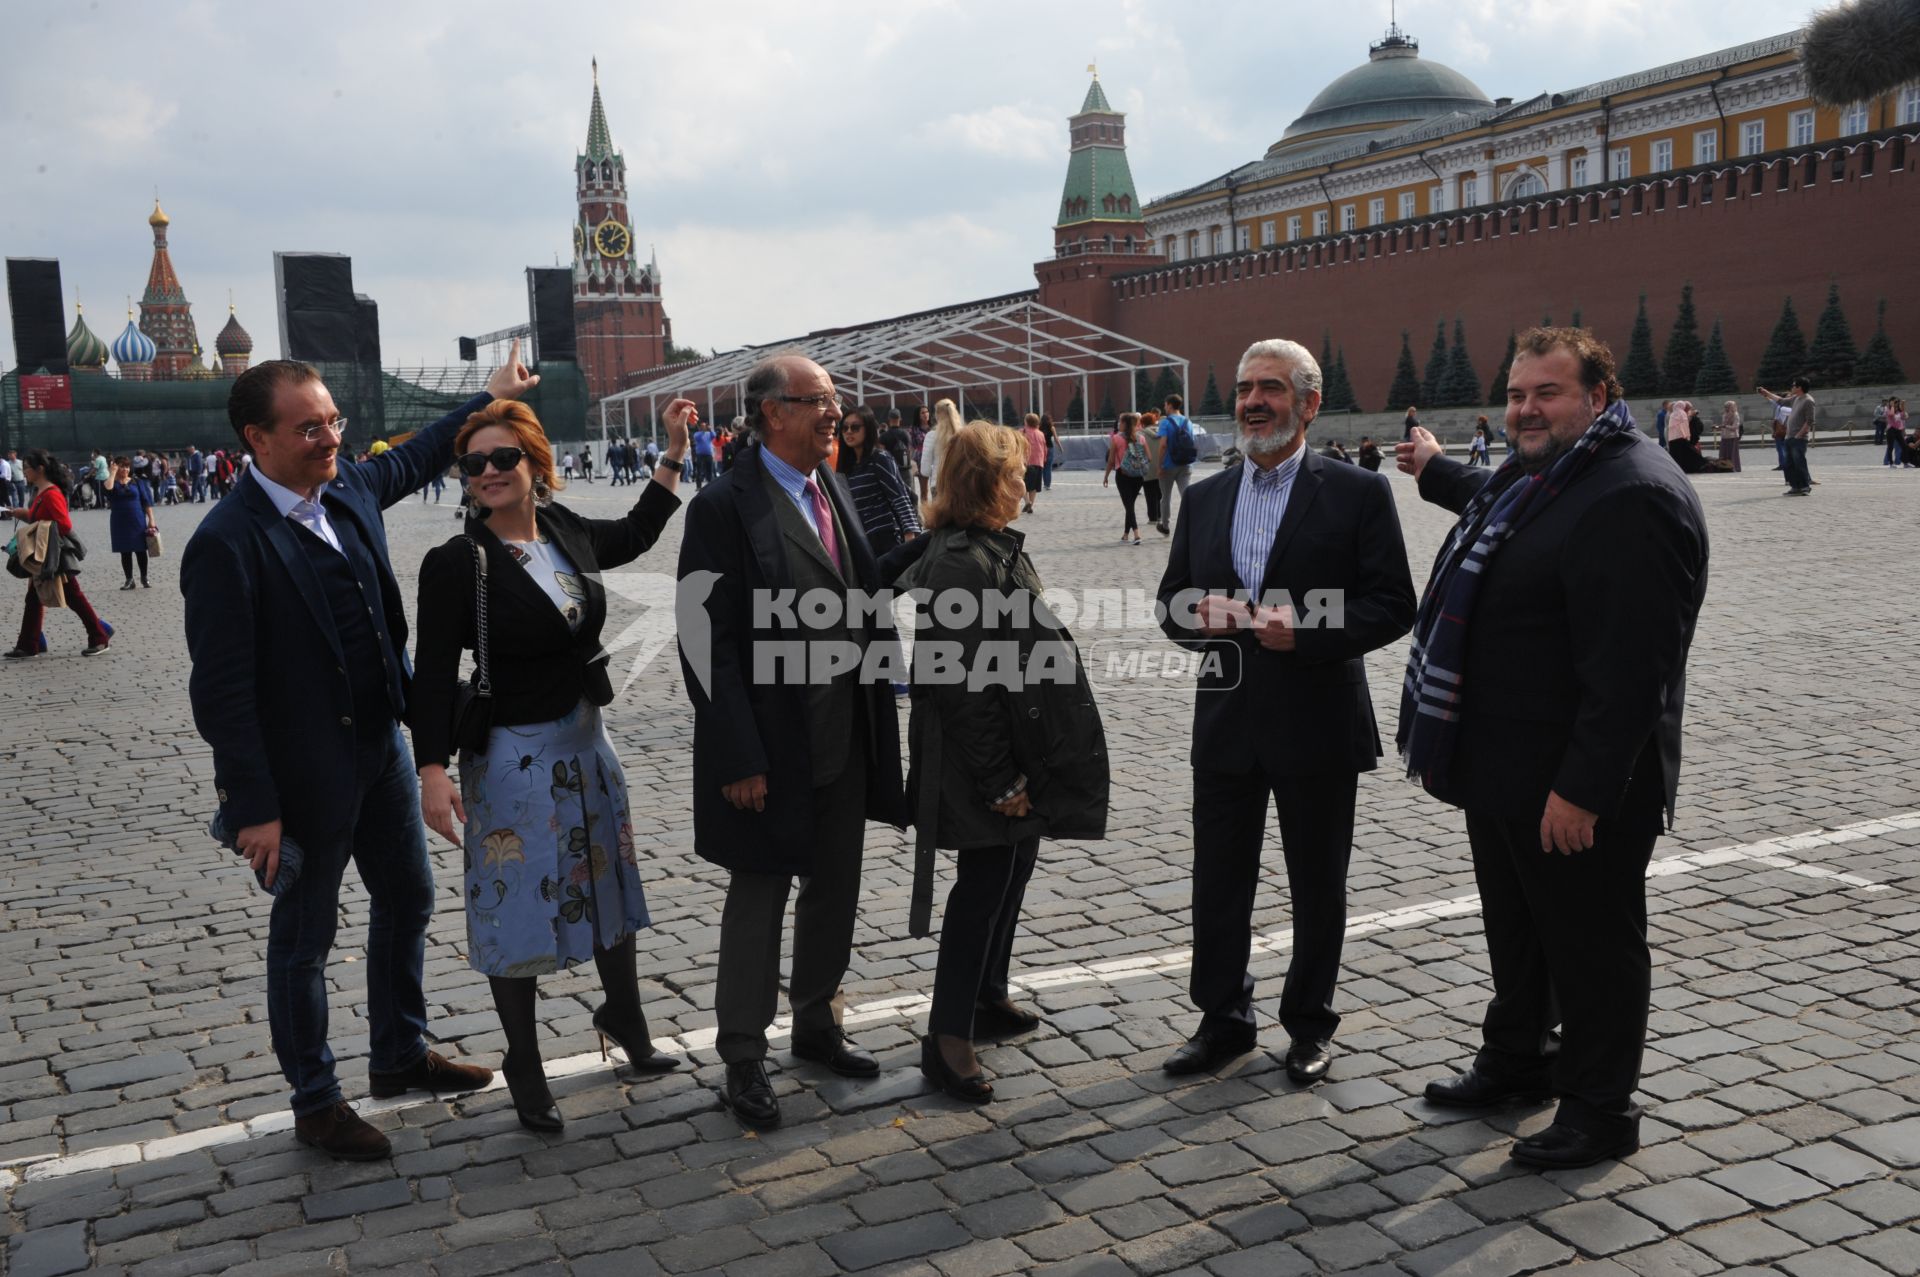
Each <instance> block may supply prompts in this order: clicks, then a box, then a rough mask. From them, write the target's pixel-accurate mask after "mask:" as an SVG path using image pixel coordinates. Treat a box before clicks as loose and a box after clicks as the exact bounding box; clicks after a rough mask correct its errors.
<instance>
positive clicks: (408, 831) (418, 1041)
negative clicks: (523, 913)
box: [267, 725, 433, 1117]
mask: <svg viewBox="0 0 1920 1277" xmlns="http://www.w3.org/2000/svg"><path fill="white" fill-rule="evenodd" d="M355 781H356V786H355V788H356V790H357V794H356V795H355V796H356V797H357V798H358V800H359V805H358V809H357V811H356V812H355V813H354V822H353V833H352V835H351V836H350V837H349V838H348V839H346V840H344V841H341V842H336V843H333V844H331V845H321V846H314V845H311V844H307V845H306V846H305V850H306V853H307V857H306V860H305V862H304V863H303V864H302V865H301V869H300V877H299V879H298V880H297V881H296V882H295V883H294V884H293V887H292V888H291V889H290V890H288V891H287V892H286V894H284V895H282V896H280V897H278V898H277V899H275V900H274V902H273V917H272V920H271V922H270V923H269V924H268V928H267V1019H268V1022H269V1023H270V1024H271V1025H272V1027H273V1052H274V1055H275V1056H276V1057H277V1058H278V1059H279V1061H280V1071H281V1072H282V1073H283V1074H285V1075H286V1079H287V1084H288V1085H289V1086H291V1087H293V1111H294V1113H295V1114H296V1115H297V1116H300V1117H305V1116H307V1115H308V1114H310V1113H318V1112H321V1111H323V1110H325V1109H328V1108H331V1107H332V1106H333V1105H334V1104H335V1103H337V1102H338V1101H339V1099H340V1082H339V1079H338V1078H336V1077H335V1076H334V1072H333V1051H332V1049H331V1048H329V1047H328V1045H327V981H326V968H327V953H328V951H329V950H330V949H332V948H333V933H334V927H335V925H336V923H337V922H338V921H339V917H340V880H341V878H342V877H343V876H344V875H345V873H346V868H347V861H348V860H352V861H353V863H354V867H355V868H356V869H358V870H359V873H360V881H361V882H362V883H363V884H365V886H366V888H367V896H368V898H369V901H370V903H371V907H370V909H369V918H368V923H367V962H366V972H367V1025H368V1029H369V1033H370V1037H369V1044H368V1052H367V1055H368V1058H367V1065H368V1067H369V1068H370V1069H371V1070H373V1071H374V1072H377V1073H394V1072H399V1071H401V1070H403V1069H408V1068H411V1067H413V1066H414V1065H415V1064H417V1063H419V1062H420V1060H421V1058H422V1057H424V1056H425V1055H426V1053H427V1046H426V1042H425V1041H424V1040H423V1039H422V1037H421V1034H422V1032H424V1031H425V1029H426V1027H427V998H426V993H425V992H424V991H423V990H422V988H421V981H422V979H423V978H424V976H425V965H426V941H427V922H428V920H429V919H431V918H432V917H433V868H432V866H431V864H430V863H429V862H428V860H427V831H426V827H425V826H424V825H423V824H422V823H421V821H420V787H419V782H418V781H416V780H415V779H414V771H413V754H412V752H411V751H410V750H408V748H407V742H406V738H405V737H404V736H402V735H401V734H400V729H399V727H397V726H391V725H390V726H389V728H388V730H387V733H386V735H384V736H378V737H373V738H370V739H363V740H361V741H360V742H359V743H358V760H357V763H356V766H355ZM341 801H343V802H349V801H352V799H351V798H349V797H347V796H343V797H342V799H341ZM289 832H291V833H293V835H294V837H295V839H296V841H298V840H300V833H299V831H297V830H293V831H289Z"/></svg>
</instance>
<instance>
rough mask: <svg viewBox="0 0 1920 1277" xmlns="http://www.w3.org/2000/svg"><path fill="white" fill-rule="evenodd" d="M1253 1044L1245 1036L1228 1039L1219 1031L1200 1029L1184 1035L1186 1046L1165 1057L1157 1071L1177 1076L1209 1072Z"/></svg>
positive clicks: (1234, 1058)
mask: <svg viewBox="0 0 1920 1277" xmlns="http://www.w3.org/2000/svg"><path fill="white" fill-rule="evenodd" d="M1253 1047H1254V1043H1253V1041H1252V1039H1249V1038H1229V1037H1226V1036H1225V1035H1223V1034H1219V1033H1215V1032H1212V1031H1210V1030H1207V1029H1202V1030H1200V1031H1199V1032H1198V1033H1196V1034H1194V1035H1193V1036H1192V1037H1190V1038H1188V1039H1187V1041H1186V1045H1184V1046H1182V1047H1181V1048H1180V1049H1179V1050H1177V1051H1175V1052H1174V1053H1173V1054H1172V1055H1169V1056H1168V1057H1167V1060H1166V1063H1164V1064H1162V1065H1161V1066H1160V1068H1161V1070H1162V1071H1164V1072H1167V1073H1171V1074H1173V1075H1174V1076H1175V1077H1181V1076H1183V1075H1185V1074H1188V1073H1211V1072H1212V1071H1213V1070H1215V1069H1217V1068H1219V1067H1220V1066H1221V1065H1222V1064H1225V1063H1226V1062H1227V1061H1229V1060H1236V1059H1238V1058H1240V1057H1241V1056H1243V1055H1245V1054H1246V1053H1247V1052H1249V1051H1251V1050H1253Z"/></svg>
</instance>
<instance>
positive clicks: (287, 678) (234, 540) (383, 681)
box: [180, 342, 539, 1161]
mask: <svg viewBox="0 0 1920 1277" xmlns="http://www.w3.org/2000/svg"><path fill="white" fill-rule="evenodd" d="M538 381H539V378H538V377H536V376H533V375H532V374H530V373H529V372H528V371H527V369H526V368H525V367H523V366H522V365H521V363H520V351H519V344H518V343H517V342H516V343H515V345H514V349H513V352H512V354H511V355H510V356H509V357H508V361H507V364H506V366H505V367H503V368H500V369H499V370H497V371H496V372H495V373H494V374H493V376H492V377H491V378H490V379H489V380H488V382H487V390H486V393H484V394H480V395H476V396H475V397H474V398H472V399H470V400H468V401H467V402H466V403H464V404H462V405H461V406H460V407H458V408H456V409H455V410H454V411H453V412H451V413H449V414H448V415H447V416H445V417H443V418H441V419H440V420H439V421H438V422H436V423H435V424H434V425H432V426H429V427H427V428H426V429H424V430H421V431H419V432H418V433H417V434H415V435H414V436H413V438H411V439H409V440H408V441H407V442H406V443H403V444H401V445H400V446H399V447H397V448H390V449H387V450H386V451H384V452H383V453H382V454H381V455H380V456H378V457H375V458H373V459H371V460H369V461H366V462H362V463H355V462H353V461H352V460H351V459H350V457H351V454H348V455H347V456H342V455H341V446H342V442H343V438H344V436H345V434H346V430H347V421H346V418H344V417H342V416H341V415H340V413H339V411H338V410H337V409H336V408H335V406H334V402H333V396H332V395H331V394H330V393H328V391H327V387H326V385H325V383H323V382H322V381H321V380H320V375H319V373H317V372H316V371H314V369H312V368H310V367H308V366H307V365H305V364H300V363H294V362H291V361H288V360H282V359H275V360H269V361H267V362H266V363H263V364H260V365H258V366H257V367H254V368H251V369H248V370H247V371H246V372H245V373H243V374H242V375H241V376H240V377H239V378H238V379H237V380H236V381H235V382H234V384H233V389H232V391H231V392H230V393H229V395H228V398H227V417H228V420H229V422H230V423H231V424H232V426H233V431H234V434H236V435H237V436H239V441H240V445H241V446H242V447H243V448H245V449H246V451H247V452H248V454H250V455H251V457H252V460H253V464H252V466H251V467H250V468H249V469H248V470H247V472H246V473H245V474H244V475H243V476H242V477H241V478H240V480H239V481H238V487H237V498H238V499H237V500H233V501H223V502H221V503H219V504H218V505H216V506H215V507H214V508H213V509H212V510H211V511H209V512H208V514H207V516H206V518H204V519H203V520H201V522H200V527H199V529H198V530H197V531H196V532H195V533H194V535H193V538H192V540H190V541H189V542H188V543H187V548H186V552H185V554H184V555H182V557H181V564H180V588H181V591H182V593H184V594H185V595H186V629H187V650H188V653H189V654H190V656H191V658H192V665H193V668H192V673H191V675H190V676H189V679H188V685H187V690H188V696H189V699H190V700H191V702H192V705H193V718H194V723H195V725H196V726H197V727H198V728H199V731H200V734H201V736H203V737H205V738H206V741H207V743H208V744H209V745H210V746H212V749H213V777H214V785H215V786H216V793H217V795H218V799H219V819H220V822H221V823H222V824H224V826H225V828H226V829H227V830H229V831H232V832H231V834H230V837H231V838H232V840H233V842H232V845H233V846H234V847H235V850H236V851H237V852H238V853H239V854H241V855H244V856H245V857H246V858H247V861H248V863H249V865H250V866H251V867H252V868H253V869H254V870H255V872H256V874H258V875H259V876H260V878H261V880H262V883H263V885H264V886H265V887H266V889H267V890H268V892H270V893H271V894H272V895H273V897H274V899H273V913H272V917H271V921H270V922H269V925H268V931H267V1018H268V1021H269V1023H270V1025H271V1026H272V1032H273V1049H274V1053H275V1055H276V1056H278V1057H279V1062H280V1069H281V1072H282V1073H283V1074H285V1076H286V1079H287V1084H288V1085H289V1086H290V1087H291V1088H292V1090H293V1094H292V1107H293V1112H294V1133H295V1135H296V1136H297V1137H298V1138H299V1140H300V1141H301V1142H302V1143H305V1144H309V1145H311V1146H313V1147H315V1148H318V1149H320V1150H321V1151H323V1152H326V1153H330V1154H332V1155H333V1156H335V1157H340V1158H346V1159H349V1160H360V1161H365V1160H372V1159H377V1158H384V1157H386V1156H388V1155H389V1154H390V1153H391V1151H392V1149H391V1146H390V1144H389V1143H388V1140H387V1137H386V1136H385V1135H383V1134H382V1133H381V1132H380V1131H378V1130H376V1129H375V1128H374V1127H373V1126H371V1125H370V1124H368V1123H367V1122H366V1121H364V1120H363V1119H361V1118H360V1117H359V1116H358V1115H356V1114H355V1113H354V1111H353V1109H352V1108H351V1107H350V1106H349V1105H348V1104H347V1103H346V1102H345V1100H344V1099H342V1097H341V1092H340V1083H339V1080H338V1078H337V1077H336V1076H335V1073H334V1057H333V1052H332V1050H331V1049H330V1048H329V1047H328V1045H327V986H326V964H327V954H328V951H329V950H330V949H331V948H332V947H333V936H334V928H335V925H336V924H337V922H338V920H339V915H340V882H341V878H342V877H343V875H344V874H345V871H346V866H347V862H348V861H349V860H351V861H353V862H354V865H355V867H356V868H357V869H358V871H359V874H360V879H361V881H362V882H363V883H364V884H365V885H366V888H367V895H368V897H369V901H370V905H371V908H370V917H369V920H368V927H367V962H366V967H365V970H366V999H367V1009H366V1018H367V1023H368V1028H369V1030H370V1041H369V1051H368V1057H369V1058H368V1061H367V1063H368V1082H369V1089H370V1090H371V1091H372V1093H373V1094H374V1095H375V1096H393V1095H399V1094H401V1093H402V1092H404V1091H408V1090H425V1091H431V1092H450V1091H464V1090H474V1089H477V1088H479V1087H483V1086H485V1085H486V1084H487V1083H488V1082H490V1081H491V1080H492V1078H493V1075H492V1073H490V1072H489V1071H488V1070H486V1069H482V1068H475V1067H472V1066H468V1065H461V1064H455V1063H453V1062H451V1061H448V1060H445V1059H443V1058H441V1057H440V1056H439V1055H437V1054H435V1053H434V1052H432V1051H429V1050H428V1049H427V1046H426V1042H425V1040H424V1037H423V1033H424V1030H425V1029H426V1022H427V1007H426V995H425V993H424V991H423V990H422V987H421V981H422V978H423V968H424V962H425V956H426V930H427V922H428V920H429V919H430V918H431V917H432V915H433V874H432V870H431V867H430V866H429V864H428V861H427V843H426V832H425V829H424V827H423V826H422V825H421V822H420V794H419V788H418V785H417V783H416V781H415V776H414V768H413V759H412V756H411V755H410V754H409V752H408V749H407V744H406V740H405V738H404V736H402V734H401V732H400V720H402V719H403V718H404V717H405V716H406V711H407V695H408V691H409V684H410V681H411V677H412V671H411V669H410V668H409V666H408V664H407V648H406V643H407V619H406V613H405V612H404V611H403V610H402V608H401V602H400V587H399V585H398V583H397V582H396V581H395V580H394V575H393V567H392V565H391V564H390V563H389V562H388V559H387V534H386V527H385V525H384V524H383V523H382V521H381V514H380V512H381V511H382V510H384V509H386V508H387V507H388V506H390V505H393V504H395V503H396V502H398V501H401V500H404V499H405V498H406V497H407V496H408V495H409V494H411V493H413V492H415V491H417V490H418V489H419V488H420V485H421V484H422V483H424V482H426V480H427V479H428V477H430V476H431V475H435V474H442V473H445V471H446V469H447V467H448V466H449V465H450V464H452V461H453V441H454V436H455V434H456V433H457V432H458V431H459V429H460V426H461V424H462V423H463V422H465V421H466V419H467V417H468V416H469V415H471V414H472V413H474V412H476V411H478V410H479V409H480V408H482V407H484V406H485V405H486V404H487V403H489V402H491V401H492V400H493V399H515V398H518V397H519V396H521V395H522V394H524V393H525V392H526V391H527V390H528V389H530V388H531V387H532V386H533V385H534V384H535V383H536V382H538ZM296 846H297V847H298V848H299V849H300V850H301V852H302V855H301V858H300V860H299V862H298V868H297V870H295V869H294V866H293V864H292V863H291V862H289V863H287V864H283V863H282V859H281V857H282V852H283V849H290V848H291V847H296Z"/></svg>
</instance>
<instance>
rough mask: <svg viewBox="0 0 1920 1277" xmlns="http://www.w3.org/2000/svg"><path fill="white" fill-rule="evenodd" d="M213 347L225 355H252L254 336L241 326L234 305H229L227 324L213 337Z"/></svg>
mask: <svg viewBox="0 0 1920 1277" xmlns="http://www.w3.org/2000/svg"><path fill="white" fill-rule="evenodd" d="M213 348H214V349H215V350H217V351H219V352H220V353H221V354H223V355H251V354H252V353H253V338H252V337H250V336H248V335H247V330H246V329H244V328H242V327H241V326H240V319H239V316H237V315H235V314H234V313H233V307H232V306H228V307H227V324H226V327H224V328H222V329H221V330H220V335H219V336H217V337H215V338H214V339H213Z"/></svg>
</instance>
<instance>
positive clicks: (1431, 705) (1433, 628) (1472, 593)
mask: <svg viewBox="0 0 1920 1277" xmlns="http://www.w3.org/2000/svg"><path fill="white" fill-rule="evenodd" d="M1628 432H1632V433H1635V434H1638V433H1639V427H1638V426H1636V425H1634V423H1633V414H1632V413H1631V412H1630V411H1628V409H1627V404H1626V401H1625V400H1624V399H1622V400H1615V401H1614V402H1613V403H1612V404H1610V405H1608V407H1607V410H1606V411H1605V412H1603V413H1601V414H1600V415H1599V416H1598V417H1596V418H1594V421H1593V424H1592V425H1590V426H1588V427H1587V432H1586V433H1585V434H1583V435H1581V436H1580V438H1579V439H1578V440H1576V441H1575V442H1574V445H1573V447H1571V448H1569V449H1567V450H1566V451H1565V452H1563V453H1561V454H1560V455H1559V456H1558V457H1555V458H1554V460H1553V462H1552V463H1551V464H1550V465H1548V466H1547V468H1546V469H1545V470H1541V471H1539V472H1537V473H1534V474H1528V473H1526V472H1525V471H1524V470H1522V469H1521V467H1520V458H1519V455H1518V454H1513V455H1510V456H1508V458H1507V459H1506V461H1505V463H1504V464H1502V465H1501V467H1500V468H1499V469H1498V470H1496V471H1494V472H1493V474H1492V476H1491V477H1490V478H1489V479H1488V480H1487V482H1486V484H1485V486H1483V487H1482V488H1481V489H1480V491H1479V492H1477V493H1476V494H1474V497H1473V500H1471V501H1469V502H1468V503H1467V508H1466V509H1465V510H1463V511H1461V513H1460V521H1459V522H1458V523H1456V524H1454V525H1453V532H1452V533H1451V534H1450V535H1449V536H1448V537H1447V541H1446V544H1445V545H1443V546H1442V547H1441V548H1440V554H1439V557H1438V558H1437V559H1435V560H1434V565H1433V577H1432V579H1431V580H1429V581H1428V582H1427V592H1426V596H1425V597H1424V598H1422V599H1421V600H1420V614H1419V617H1418V618H1417V619H1416V620H1415V621H1414V623H1413V648H1412V650H1411V651H1410V652H1409V653H1408V654H1407V676H1406V679H1405V681H1404V682H1403V683H1402V685H1401V690H1400V730H1399V732H1398V734H1397V736H1396V738H1395V743H1396V744H1397V745H1398V747H1399V750H1400V757H1401V758H1402V759H1403V760H1405V762H1406V764H1407V775H1408V776H1409V777H1410V778H1412V779H1414V780H1417V781H1419V782H1420V783H1421V785H1422V786H1423V787H1425V788H1426V789H1428V790H1432V789H1433V788H1434V785H1435V783H1436V782H1437V781H1444V780H1445V778H1446V774H1447V763H1448V761H1449V760H1450V759H1451V757H1452V755H1453V744H1454V738H1455V736H1456V735H1457V734H1458V732H1459V729H1460V709H1461V706H1462V705H1463V704H1464V703H1465V700H1466V679H1465V670H1466V660H1465V658H1466V647H1467V624H1468V622H1469V620H1470V619H1471V618H1472V616H1473V606H1474V603H1475V601H1476V600H1477V599H1478V597H1479V594H1480V583H1481V581H1483V580H1484V579H1485V573H1486V569H1487V563H1488V561H1489V560H1490V559H1492V558H1493V555H1494V552H1495V551H1497V550H1498V549H1499V548H1500V547H1501V546H1502V545H1504V544H1506V542H1507V540H1508V539H1509V538H1510V537H1512V536H1513V534H1514V533H1516V532H1518V531H1519V530H1520V529H1521V528H1523V527H1525V526H1526V525H1527V524H1528V523H1530V522H1532V521H1533V520H1534V519H1535V518H1537V517H1539V514H1540V512H1541V511H1542V510H1544V509H1546V507H1547V505H1548V503H1549V502H1551V501H1552V500H1553V498H1555V497H1556V496H1558V495H1560V493H1561V492H1563V491H1565V490H1566V488H1567V486H1568V485H1569V484H1571V483H1572V482H1573V481H1574V480H1575V479H1576V478H1578V477H1579V476H1580V474H1581V473H1582V472H1583V471H1584V470H1585V469H1586V467H1587V464H1588V463H1589V462H1591V461H1592V460H1593V457H1594V453H1595V452H1596V451H1597V450H1598V449H1599V446H1600V445H1601V444H1602V443H1604V442H1606V441H1607V440H1608V439H1611V438H1613V437H1615V436H1616V435H1623V434H1626V433H1628Z"/></svg>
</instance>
